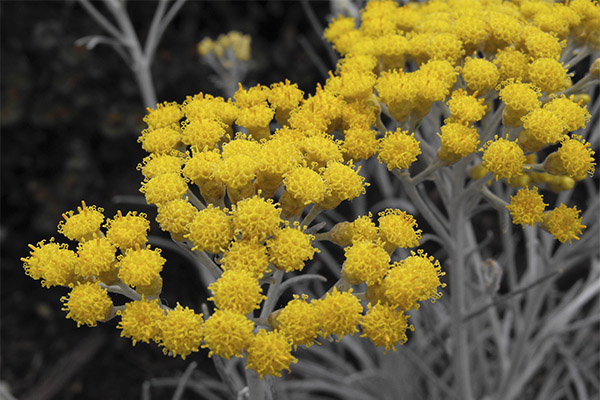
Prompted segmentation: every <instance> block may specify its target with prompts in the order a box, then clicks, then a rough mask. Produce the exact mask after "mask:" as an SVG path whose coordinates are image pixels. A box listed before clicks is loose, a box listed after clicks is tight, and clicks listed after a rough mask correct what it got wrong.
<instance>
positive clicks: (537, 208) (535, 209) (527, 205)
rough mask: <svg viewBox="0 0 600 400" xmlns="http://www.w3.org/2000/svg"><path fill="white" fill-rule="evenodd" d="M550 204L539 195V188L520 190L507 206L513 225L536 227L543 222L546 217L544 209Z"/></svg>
mask: <svg viewBox="0 0 600 400" xmlns="http://www.w3.org/2000/svg"><path fill="white" fill-rule="evenodd" d="M547 205H548V204H546V203H544V198H543V197H542V195H541V194H539V193H538V188H537V187H536V186H534V187H533V188H532V189H529V188H523V189H519V191H518V192H517V194H516V195H514V196H511V197H510V204H509V205H507V206H506V208H508V211H510V216H511V217H512V220H513V224H521V225H522V226H523V227H525V225H531V226H534V225H535V224H536V223H537V222H541V221H542V218H543V216H544V209H545V208H546V206H547Z"/></svg>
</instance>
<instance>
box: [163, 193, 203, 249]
mask: <svg viewBox="0 0 600 400" xmlns="http://www.w3.org/2000/svg"><path fill="white" fill-rule="evenodd" d="M197 213H198V209H197V208H196V207H195V206H193V205H192V204H191V203H190V202H189V201H187V200H186V199H177V200H171V201H169V202H168V203H165V204H161V205H160V206H158V215H157V216H156V222H158V223H159V224H160V227H161V229H162V230H164V231H167V232H169V233H171V234H172V235H174V237H175V238H177V239H182V238H183V236H184V235H187V234H188V233H189V232H190V229H189V226H190V224H191V222H192V221H193V220H194V217H195V216H196V214H197Z"/></svg>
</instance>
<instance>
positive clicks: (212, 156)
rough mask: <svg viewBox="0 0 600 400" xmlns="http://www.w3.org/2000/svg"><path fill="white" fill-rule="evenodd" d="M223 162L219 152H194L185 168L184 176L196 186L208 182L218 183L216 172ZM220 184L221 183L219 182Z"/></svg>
mask: <svg viewBox="0 0 600 400" xmlns="http://www.w3.org/2000/svg"><path fill="white" fill-rule="evenodd" d="M222 161H223V160H222V159H221V154H220V153H219V151H218V150H211V151H202V152H198V151H196V152H193V155H192V157H191V158H188V159H187V160H186V162H185V167H183V176H185V177H186V178H188V179H190V180H191V181H192V182H193V183H195V184H196V185H201V184H202V183H205V182H207V181H211V180H212V181H218V179H217V177H216V172H215V171H217V170H218V168H219V164H220V163H221V162H222ZM219 182H220V181H219Z"/></svg>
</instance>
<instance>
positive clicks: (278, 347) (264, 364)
mask: <svg viewBox="0 0 600 400" xmlns="http://www.w3.org/2000/svg"><path fill="white" fill-rule="evenodd" d="M247 352H248V360H247V362H248V364H247V366H246V368H252V369H253V370H255V371H256V373H258V376H259V377H260V379H262V378H263V377H264V376H265V375H272V376H281V371H282V370H284V369H287V370H288V371H289V370H290V364H291V363H295V362H297V361H298V359H296V357H294V356H293V355H292V344H291V343H290V340H289V338H288V337H287V336H285V335H284V334H282V333H279V332H267V331H266V330H264V329H261V330H259V331H258V333H257V334H256V336H255V337H254V339H252V341H251V342H250V344H249V345H248V350H247Z"/></svg>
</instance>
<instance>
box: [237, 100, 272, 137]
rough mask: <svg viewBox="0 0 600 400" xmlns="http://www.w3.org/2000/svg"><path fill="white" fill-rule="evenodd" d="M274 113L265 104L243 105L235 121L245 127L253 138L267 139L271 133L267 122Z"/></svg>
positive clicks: (269, 121)
mask: <svg viewBox="0 0 600 400" xmlns="http://www.w3.org/2000/svg"><path fill="white" fill-rule="evenodd" d="M274 114H275V111H274V110H273V109H272V108H271V107H269V106H267V105H266V104H261V105H255V106H252V107H243V108H241V109H240V113H239V115H238V118H237V119H236V120H235V123H236V124H237V125H239V126H243V127H244V128H246V129H247V130H248V133H249V134H250V136H252V138H253V139H255V140H261V139H267V138H268V137H269V136H270V135H271V131H270V130H269V124H270V123H271V121H272V120H273V115H274Z"/></svg>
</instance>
